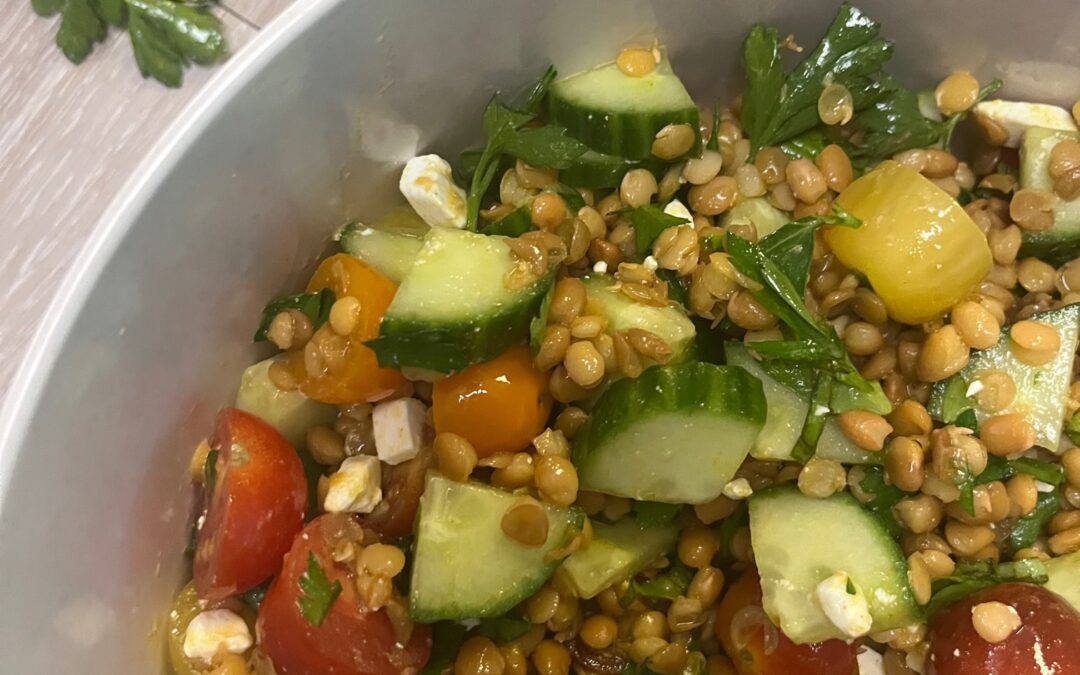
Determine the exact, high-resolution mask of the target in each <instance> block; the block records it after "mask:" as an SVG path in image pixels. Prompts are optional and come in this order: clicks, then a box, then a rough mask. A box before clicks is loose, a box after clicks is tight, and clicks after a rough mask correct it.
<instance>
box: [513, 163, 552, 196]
mask: <svg viewBox="0 0 1080 675" xmlns="http://www.w3.org/2000/svg"><path fill="white" fill-rule="evenodd" d="M514 174H515V175H516V176H517V182H518V184H519V185H520V186H521V187H523V188H528V189H538V188H546V187H547V186H549V185H551V184H552V183H554V182H555V181H557V180H558V179H559V172H558V171H556V170H555V169H541V168H540V167H536V166H530V165H529V164H526V163H525V162H523V161H521V160H520V159H519V160H517V161H516V162H515V163H514Z"/></svg>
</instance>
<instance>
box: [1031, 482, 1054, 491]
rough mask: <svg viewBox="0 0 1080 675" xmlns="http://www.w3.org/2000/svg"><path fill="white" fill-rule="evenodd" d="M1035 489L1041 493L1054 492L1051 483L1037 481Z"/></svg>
mask: <svg viewBox="0 0 1080 675" xmlns="http://www.w3.org/2000/svg"><path fill="white" fill-rule="evenodd" d="M1035 489H1036V490H1038V491H1039V492H1053V491H1054V486H1053V485H1051V484H1050V483H1044V482H1042V481H1041V480H1037V481H1035Z"/></svg>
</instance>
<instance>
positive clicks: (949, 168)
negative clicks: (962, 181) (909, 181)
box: [922, 148, 959, 180]
mask: <svg viewBox="0 0 1080 675" xmlns="http://www.w3.org/2000/svg"><path fill="white" fill-rule="evenodd" d="M924 152H925V153H926V165H925V166H924V167H923V170H922V173H923V175H924V176H926V177H927V178H952V177H953V173H954V172H955V171H956V167H957V166H958V165H959V162H958V161H957V159H956V156H955V155H953V154H952V153H951V152H949V151H947V150H942V149H940V148H927V149H926V150H925V151H924ZM954 180H955V179H954Z"/></svg>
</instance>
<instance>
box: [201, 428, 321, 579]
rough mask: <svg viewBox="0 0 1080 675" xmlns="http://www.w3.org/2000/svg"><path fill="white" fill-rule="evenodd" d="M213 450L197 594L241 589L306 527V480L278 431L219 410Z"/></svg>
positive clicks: (272, 567)
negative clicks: (212, 475)
mask: <svg viewBox="0 0 1080 675" xmlns="http://www.w3.org/2000/svg"><path fill="white" fill-rule="evenodd" d="M210 447H211V448H212V449H213V450H216V451H217V452H218V456H217V462H216V463H215V465H214V466H215V467H216V473H217V478H216V480H215V481H214V486H213V494H211V495H210V497H209V499H208V500H207V502H208V505H207V511H206V514H205V521H204V522H203V525H202V527H201V528H200V529H199V534H198V537H197V540H196V549H195V565H194V567H195V569H194V577H195V579H194V582H195V590H197V591H198V593H199V597H202V598H206V599H210V600H220V599H222V598H226V597H228V596H230V595H235V594H237V593H243V592H244V591H247V590H249V589H251V588H254V587H255V586H257V585H259V584H260V583H262V582H263V581H265V580H266V579H268V578H270V577H271V576H273V575H274V573H276V572H277V571H278V570H279V569H280V568H281V559H282V556H284V555H285V552H286V551H288V550H289V546H290V545H291V544H292V540H293V538H294V537H295V536H296V533H297V532H299V531H300V529H301V528H302V527H303V525H304V507H305V506H306V505H307V479H306V478H305V477H304V468H303V465H301V463H300V457H299V456H298V455H297V454H296V451H295V450H293V448H292V446H290V445H289V443H288V442H287V441H286V440H285V437H284V436H282V435H281V434H280V433H279V432H278V430H277V429H275V428H274V427H272V426H270V425H269V424H267V423H266V422H264V421H262V420H261V419H259V418H258V417H255V416H254V415H251V414H249V413H246V412H243V411H240V410H236V409H235V408H225V409H224V410H222V411H221V412H220V413H218V417H217V423H216V425H215V429H214V436H213V438H212V439H211V440H210Z"/></svg>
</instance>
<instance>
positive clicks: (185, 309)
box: [0, 0, 1080, 673]
mask: <svg viewBox="0 0 1080 675" xmlns="http://www.w3.org/2000/svg"><path fill="white" fill-rule="evenodd" d="M860 4H861V6H862V7H863V8H864V9H865V10H866V11H867V12H869V13H870V14H871V15H872V16H874V17H875V18H876V19H877V20H879V21H880V22H881V23H882V24H883V26H884V30H885V33H886V35H887V36H888V37H890V38H892V39H894V40H895V41H896V42H897V52H896V56H895V58H894V66H893V68H892V70H893V72H894V73H895V74H896V75H898V76H900V77H901V78H902V79H903V80H904V81H906V82H907V83H908V84H909V85H921V86H933V84H934V83H936V82H937V80H938V79H940V77H941V76H942V75H943V74H944V73H945V72H947V71H948V70H950V69H955V68H966V69H970V70H972V71H973V72H975V73H976V74H977V75H978V76H979V77H980V79H984V80H985V79H988V78H989V77H992V76H1002V77H1004V78H1006V80H1007V89H1006V92H1005V93H1006V95H1007V96H1013V97H1017V98H1029V99H1035V100H1049V101H1053V100H1055V99H1061V98H1065V97H1066V96H1067V95H1066V94H1064V93H1063V92H1073V93H1075V92H1076V91H1080V69H1077V68H1076V67H1075V66H1074V65H1068V64H1076V63H1080V59H1078V58H1077V50H1078V47H1077V44H1078V43H1077V42H1076V40H1075V36H1076V34H1077V29H1078V28H1080V11H1078V10H1077V9H1075V8H1074V6H1073V5H1072V4H1071V3H1068V2H1065V1H1064V0H1062V1H1060V2H1051V1H1048V0H1047V1H1041V0H1036V1H1034V2H1029V3H1027V4H1026V5H1025V7H1026V10H1025V11H1024V12H1022V13H1019V14H1018V13H1017V12H1015V10H1014V8H1015V5H1014V3H1012V2H1007V1H1006V0H994V1H988V2H984V3H981V4H980V11H978V12H972V11H971V9H970V8H969V7H967V6H966V5H964V4H962V3H895V2H885V1H884V0H872V1H871V0H867V1H865V2H862V3H860ZM835 7H836V6H835V4H834V3H833V2H809V1H808V2H801V3H782V2H779V1H778V0H728V1H725V2H695V1H692V0H665V1H663V2H660V1H651V2H650V1H646V0H630V1H627V2H619V3H611V2H600V1H599V0H586V1H583V2H578V3H547V4H546V5H545V3H529V2H521V1H519V0H499V1H495V0H480V1H477V2H470V3H427V2H423V1H422V0H398V1H396V2H391V1H389V0H386V1H383V0H375V1H372V2H363V3H360V2H352V1H350V0H308V1H307V2H303V3H297V5H296V6H295V7H294V8H292V9H291V10H289V11H288V12H287V13H286V14H285V15H284V16H282V17H281V18H280V19H279V20H278V21H277V22H275V24H274V25H273V26H272V27H271V28H269V29H267V30H266V31H264V34H263V35H261V36H260V37H259V39H258V40H256V42H255V44H254V45H252V46H251V47H249V48H247V51H246V52H245V53H244V54H242V55H240V56H239V57H237V58H236V59H234V61H233V63H230V64H229V65H227V66H226V67H225V69H224V70H223V71H222V72H221V73H220V75H219V76H218V77H217V79H216V80H215V84H214V85H213V86H211V87H210V88H209V90H208V91H207V92H206V94H205V96H203V97H202V98H201V99H200V100H199V101H198V102H197V103H196V104H195V106H194V107H193V109H192V110H191V111H190V113H189V114H188V115H187V116H186V117H185V119H184V120H183V121H182V122H181V123H180V125H179V127H178V128H177V129H174V130H173V131H172V132H170V133H169V134H168V138H167V141H166V142H165V144H164V145H163V146H162V147H161V148H160V149H159V151H158V152H156V153H155V154H154V156H153V159H152V161H151V162H150V163H148V164H147V165H146V167H145V168H146V170H145V171H143V172H140V175H141V178H139V179H137V180H136V181H135V182H134V183H132V184H131V185H130V186H129V188H128V189H127V190H126V191H125V192H124V193H123V194H122V195H121V196H120V197H119V198H118V201H117V203H116V204H115V205H114V208H113V209H112V210H111V211H110V214H109V216H108V217H107V218H106V220H105V222H104V223H103V224H102V226H101V228H100V231H99V233H98V236H97V237H96V238H95V240H94V242H93V244H92V245H90V246H89V247H88V248H87V250H86V251H85V253H84V257H83V259H82V260H81V261H80V263H79V265H78V269H77V272H76V274H75V275H74V276H73V277H72V278H71V279H69V280H68V283H67V284H66V285H65V288H64V291H63V293H62V297H61V299H60V301H59V302H58V303H56V304H55V305H54V306H53V307H52V308H50V309H49V310H48V312H47V315H46V321H45V323H46V328H45V329H44V330H43V332H42V333H41V334H40V335H39V338H38V343H39V344H38V349H37V350H36V352H35V353H34V355H33V356H32V357H31V359H30V360H29V362H28V366H27V367H26V368H24V369H23V371H22V372H21V375H20V379H19V381H18V383H17V385H16V386H15V387H14V389H13V394H12V397H11V399H10V400H9V402H8V407H7V409H6V415H5V418H4V421H3V427H2V429H0V542H2V543H0V612H3V630H2V631H0V651H2V652H3V653H4V654H5V663H7V664H8V665H7V666H6V668H9V669H10V672H22V673H46V672H51V673H67V672H89V673H124V672H140V673H142V672H158V671H159V670H160V669H161V664H162V654H163V651H162V639H161V638H162V634H161V631H160V626H161V623H162V618H163V616H164V612H165V608H166V607H167V603H168V601H169V599H170V596H171V594H172V593H173V591H174V590H175V588H176V586H177V584H178V583H179V581H180V579H181V577H182V575H183V574H184V570H185V568H186V565H187V561H186V559H185V558H184V556H183V554H182V551H183V549H184V546H185V543H186V539H187V525H186V523H187V519H188V516H189V509H190V498H189V493H190V489H189V485H188V482H187V476H186V467H187V463H188V459H189V456H190V452H191V450H192V449H193V447H194V445H195V443H196V442H197V441H198V439H200V438H202V437H203V436H204V435H206V434H207V432H208V430H209V424H210V421H211V419H212V416H213V414H214V412H215V410H216V409H217V408H218V407H220V406H222V405H225V404H228V403H230V402H231V399H232V396H233V393H234V389H235V386H236V384H237V381H238V377H239V373H240V371H241V369H242V368H243V367H244V366H246V365H247V364H249V363H251V362H252V361H253V360H254V359H256V358H257V357H258V356H259V354H258V353H257V350H256V349H255V348H254V347H253V345H252V344H251V341H250V335H251V333H252V331H253V326H254V324H255V322H256V321H257V318H258V315H259V312H260V310H261V308H262V305H263V303H264V302H265V300H266V299H267V298H269V297H272V296H274V295H275V294H279V293H282V292H285V291H291V290H293V289H295V288H296V287H297V286H299V285H301V283H302V280H303V278H304V273H305V272H306V271H308V270H309V269H310V267H311V264H312V263H313V262H314V260H315V259H316V258H317V257H318V255H319V254H320V253H321V252H322V251H323V250H324V249H325V246H326V244H327V242H328V238H329V235H330V233H331V232H332V231H333V229H334V227H335V226H336V225H337V224H338V223H340V222H341V221H342V220H343V219H344V218H346V217H360V218H365V217H373V216H376V215H378V214H379V213H380V212H381V211H383V210H384V209H385V208H387V207H388V206H390V205H392V204H395V203H398V202H399V201H400V197H399V196H398V194H397V190H396V178H397V171H398V170H399V169H400V166H401V164H402V162H403V161H404V160H405V159H407V158H409V157H411V156H413V155H414V154H416V153H417V152H418V151H420V150H423V151H434V152H440V153H444V154H445V156H447V157H449V158H454V157H456V152H457V150H459V149H461V148H462V147H464V145H465V144H466V142H467V141H470V140H476V138H477V135H478V131H479V113H480V110H481V109H482V106H483V104H484V103H485V101H486V100H487V98H488V97H489V96H490V95H491V93H492V92H493V91H494V90H495V89H496V88H499V87H514V86H516V85H519V84H521V83H523V82H525V81H527V80H528V79H530V78H531V77H533V76H534V74H536V73H539V72H540V71H541V70H542V69H543V67H544V66H545V65H546V64H547V63H549V62H550V61H554V62H555V63H556V65H557V66H558V67H559V68H560V70H562V71H563V72H572V71H574V70H575V69H578V68H581V67H584V66H587V65H589V64H591V63H595V62H597V61H600V60H604V59H606V58H610V56H611V55H612V54H613V53H614V51H615V49H616V48H617V46H618V45H619V44H620V43H621V42H623V41H625V40H627V39H628V38H632V37H635V36H639V35H642V34H646V35H647V34H652V33H655V34H656V35H657V36H658V37H659V38H660V39H661V40H662V41H664V42H665V43H666V44H667V45H668V47H669V51H670V55H671V59H672V61H673V62H674V65H675V68H676V69H677V71H678V72H679V73H680V75H682V76H683V79H684V80H685V82H686V83H687V85H688V87H689V88H690V90H691V92H692V93H693V94H694V95H695V97H696V98H697V99H698V100H699V101H702V102H709V101H711V100H713V99H714V98H715V97H717V96H720V95H723V94H725V93H728V94H729V93H731V92H733V91H736V90H737V89H738V88H739V85H740V82H741V74H740V67H739V47H740V44H741V41H742V38H743V36H744V35H745V33H746V31H747V29H748V28H749V27H750V26H751V25H752V24H753V23H755V22H758V21H769V22H773V23H776V24H777V25H779V26H780V27H781V29H782V30H784V31H791V32H793V33H795V34H796V36H797V38H798V40H799V41H800V42H801V43H803V44H805V45H810V44H813V43H814V42H815V41H816V40H817V37H818V36H819V35H820V33H821V31H822V30H823V28H824V26H825V25H826V23H827V22H828V20H829V19H831V17H832V16H833V14H834V12H835ZM1070 95H1071V94H1070ZM1062 102H1064V101H1062ZM1068 103H1070V104H1071V101H1068ZM58 198H62V197H60V196H58Z"/></svg>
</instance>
